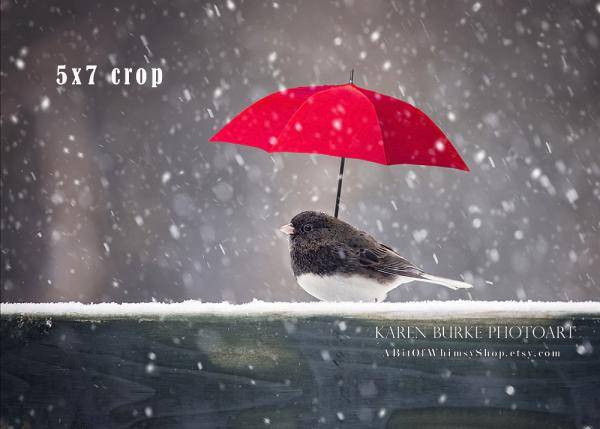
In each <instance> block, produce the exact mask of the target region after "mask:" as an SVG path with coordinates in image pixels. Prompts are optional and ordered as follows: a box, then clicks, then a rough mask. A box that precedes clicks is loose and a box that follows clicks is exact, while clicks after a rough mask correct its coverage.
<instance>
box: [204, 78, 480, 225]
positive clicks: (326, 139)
mask: <svg viewBox="0 0 600 429" xmlns="http://www.w3.org/2000/svg"><path fill="white" fill-rule="evenodd" d="M210 141H212V142H229V143H236V144H242V145H246V146H254V147H258V148H260V149H263V150H265V151H267V152H302V153H319V154H323V155H331V156H338V157H341V158H342V160H341V164H340V174H339V177H338V192H337V198H336V203H335V217H337V215H338V209H339V202H340V196H341V191H342V178H343V174H344V161H345V158H356V159H362V160H365V161H371V162H376V163H379V164H384V165H395V164H417V165H433V166H437V167H448V168H456V169H459V170H465V171H469V167H467V165H466V164H465V162H464V161H463V160H462V158H461V157H460V155H459V154H458V152H457V151H456V149H455V148H454V146H452V143H450V140H448V138H447V137H446V136H445V135H444V133H443V132H442V131H441V130H440V129H439V128H438V127H437V126H436V125H435V124H434V123H433V121H432V120H431V119H429V117H427V115H425V113H423V112H421V111H420V110H419V109H417V108H416V107H414V106H412V105H410V104H408V103H405V102H403V101H400V100H398V99H396V98H393V97H390V96H387V95H383V94H379V93H377V92H374V91H369V90H368V89H365V88H361V87H359V86H358V85H355V84H354V83H353V82H352V77H351V79H350V83H348V84H345V85H322V86H306V87H300V88H292V89H285V90H283V91H279V92H276V93H273V94H271V95H268V96H266V97H264V98H262V99H260V100H258V101H257V102H256V103H254V104H252V105H251V106H249V107H248V108H247V109H246V110H244V111H243V112H242V113H240V114H239V115H237V116H236V117H235V118H233V119H232V120H231V121H230V122H229V123H227V124H226V125H225V126H224V127H223V128H222V129H221V130H220V131H219V132H217V133H216V134H215V135H214V136H213V137H212V138H211V139H210Z"/></svg>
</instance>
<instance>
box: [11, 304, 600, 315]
mask: <svg viewBox="0 0 600 429" xmlns="http://www.w3.org/2000/svg"><path fill="white" fill-rule="evenodd" d="M0 314H1V315H2V316H16V315H25V316H33V317H69V318H84V319H87V318H140V317H141V318H172V317H185V316H218V317H315V316H334V317H365V318H377V319H451V318H486V317H500V318H526V317H537V318H550V317H561V316H569V315H589V316H600V302H598V301H585V302H572V301H570V302H562V301H558V302H556V301H555V302H540V301H466V300H464V301H463V300H461V301H420V302H382V303H362V302H361V303H357V302H264V301H258V300H254V301H252V302H249V303H245V304H230V303H228V302H220V303H209V302H201V301H184V302H178V303H161V302H141V303H122V304H120V303H113V302H111V303H98V304H83V303H80V302H53V303H2V304H0Z"/></svg>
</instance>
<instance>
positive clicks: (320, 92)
mask: <svg viewBox="0 0 600 429" xmlns="http://www.w3.org/2000/svg"><path fill="white" fill-rule="evenodd" d="M340 86H343V85H332V86H331V88H327V89H326V90H324V91H319V92H317V93H315V94H312V95H311V96H310V97H307V98H306V100H304V101H303V102H302V103H300V106H298V108H297V109H296V111H295V112H294V113H293V114H292V116H290V118H289V119H288V120H287V121H286V123H285V124H284V125H283V127H281V130H280V131H279V133H278V134H277V140H279V137H280V136H281V133H283V132H284V131H285V129H286V128H287V126H288V125H289V124H290V123H291V122H292V119H294V118H295V117H296V116H297V115H298V112H300V111H301V110H302V108H303V107H304V105H305V104H306V103H308V100H310V99H311V98H313V97H314V96H315V95H318V94H324V93H326V92H329V91H331V90H333V89H336V88H338V87H340ZM272 147H273V145H272V146H271V147H269V150H268V152H269V153H273V151H272V150H271V149H272Z"/></svg>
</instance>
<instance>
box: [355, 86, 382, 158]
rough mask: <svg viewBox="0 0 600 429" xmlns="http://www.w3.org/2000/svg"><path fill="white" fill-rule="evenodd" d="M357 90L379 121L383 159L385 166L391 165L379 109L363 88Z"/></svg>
mask: <svg viewBox="0 0 600 429" xmlns="http://www.w3.org/2000/svg"><path fill="white" fill-rule="evenodd" d="M355 89H356V90H357V92H358V93H359V94H360V95H361V96H363V97H364V98H365V99H366V100H367V104H368V105H369V106H371V109H372V112H373V114H374V115H375V119H376V120H377V124H378V125H379V126H378V127H377V129H378V130H379V137H380V138H381V145H382V146H383V158H384V159H385V164H386V165H389V161H388V156H387V150H386V147H385V142H384V141H383V133H382V132H381V121H380V120H379V115H378V114H377V109H376V108H375V105H374V104H373V102H372V101H371V99H370V98H369V97H367V96H366V95H365V94H364V93H363V92H362V90H361V89H362V88H360V87H359V86H357V87H356V88H355Z"/></svg>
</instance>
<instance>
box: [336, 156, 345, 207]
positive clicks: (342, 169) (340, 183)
mask: <svg viewBox="0 0 600 429" xmlns="http://www.w3.org/2000/svg"><path fill="white" fill-rule="evenodd" d="M345 162H346V158H342V162H341V163H340V174H338V190H337V196H336V197H335V212H334V216H335V217H336V218H337V217H338V212H339V211H340V198H341V196H342V179H343V178H344V164H345Z"/></svg>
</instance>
